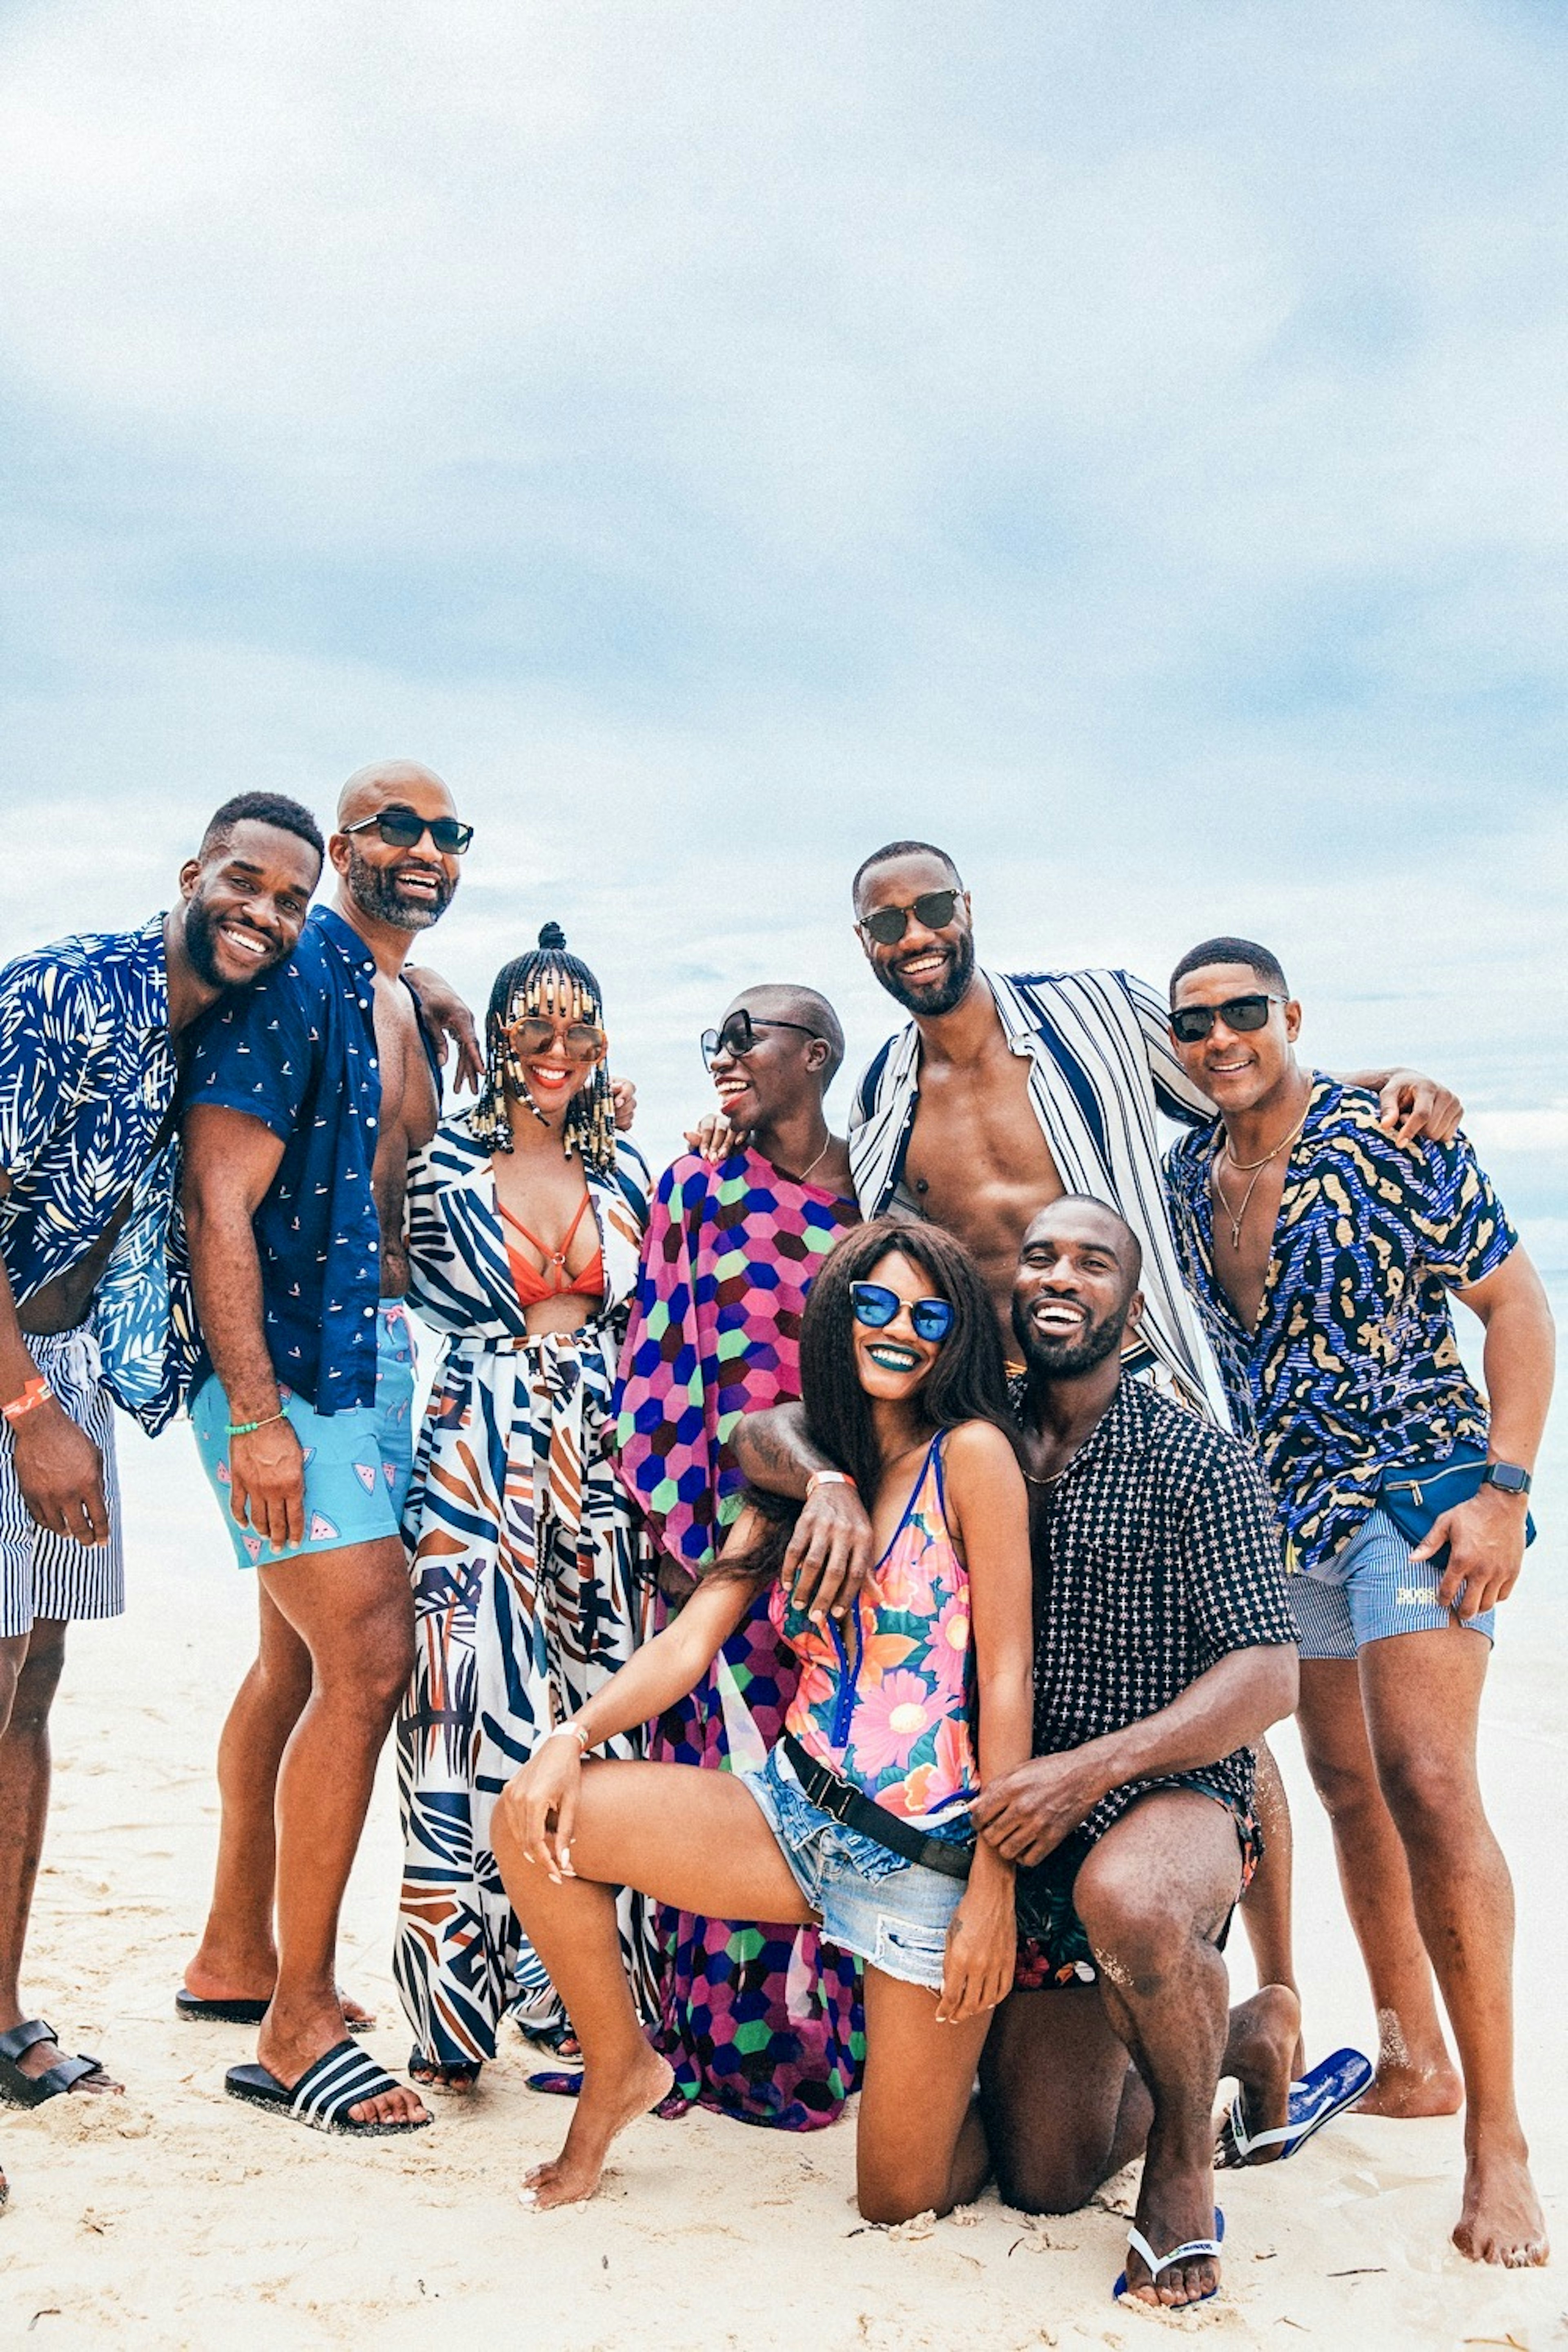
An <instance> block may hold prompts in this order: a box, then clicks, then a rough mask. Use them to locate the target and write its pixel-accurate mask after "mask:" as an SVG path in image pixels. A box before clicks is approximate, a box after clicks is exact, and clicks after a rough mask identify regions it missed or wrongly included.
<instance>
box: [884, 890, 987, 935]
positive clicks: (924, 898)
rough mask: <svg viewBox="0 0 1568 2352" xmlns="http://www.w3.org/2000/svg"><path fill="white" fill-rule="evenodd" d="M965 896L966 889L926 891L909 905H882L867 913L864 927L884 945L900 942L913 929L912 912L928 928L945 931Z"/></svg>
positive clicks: (929, 929)
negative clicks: (911, 924)
mask: <svg viewBox="0 0 1568 2352" xmlns="http://www.w3.org/2000/svg"><path fill="white" fill-rule="evenodd" d="M961 898H963V891H962V890H922V891H921V895H920V897H919V898H915V899H912V900H911V901H910V904H909V905H908V906H907V907H879V908H877V910H876V912H875V913H874V914H870V915H863V916H862V917H861V919H860V929H862V930H863V931H864V932H865V934H866V936H867V938H868V940H876V942H877V945H878V946H879V947H881V948H890V947H896V946H897V945H898V943H899V941H900V940H901V939H902V938H903V936H904V933H905V932H906V931H907V930H908V929H909V928H910V916H911V915H912V916H913V917H914V919H915V920H916V922H917V923H921V924H923V925H924V927H925V929H927V930H928V931H945V930H946V929H947V927H948V925H949V923H951V922H952V910H953V908H955V907H956V906H957V904H958V902H959V900H960V899H961Z"/></svg>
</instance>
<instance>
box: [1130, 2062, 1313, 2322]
mask: <svg viewBox="0 0 1568 2352" xmlns="http://www.w3.org/2000/svg"><path fill="white" fill-rule="evenodd" d="M1292 2047H1294V2042H1293V2041H1292ZM1133 2218H1134V2221H1135V2223H1136V2226H1137V2228H1138V2230H1139V2231H1141V2233H1142V2236H1143V2237H1144V2238H1145V2239H1146V2240H1147V2242H1148V2243H1149V2244H1150V2245H1151V2246H1152V2247H1153V2249H1154V2252H1155V2253H1156V2254H1162V2253H1163V2252H1164V2251H1165V2249H1166V2248H1167V2247H1176V2246H1187V2245H1192V2244H1193V2243H1194V2242H1196V2241H1198V2240H1202V2239H1212V2238H1213V2237H1214V2236H1215V2204H1214V2175H1213V2173H1212V2172H1211V2171H1210V2170H1209V2169H1208V2168H1207V2167H1206V2166H1202V2167H1200V2168H1197V2169H1195V2170H1194V2171H1191V2172H1187V2171H1183V2172H1179V2173H1178V2172H1168V2173H1166V2174H1165V2175H1164V2177H1163V2179H1158V2180H1154V2179H1151V2178H1150V2175H1149V2168H1148V2166H1147V2164H1145V2166H1144V2168H1143V2179H1142V2183H1141V2185H1140V2187H1139V2190H1138V2210H1137V2213H1136V2214H1135V2216H1134V2217H1133ZM1218 2285H1219V2257H1218V2255H1217V2254H1194V2256H1193V2257H1192V2259H1191V2260H1190V2261H1189V2262H1184V2263H1172V2265H1171V2267H1170V2269H1169V2270H1162V2271H1161V2273H1160V2275H1159V2278H1158V2279H1157V2280H1155V2279H1152V2278H1151V2277H1150V2275H1149V2266H1148V2264H1147V2263H1145V2262H1144V2260H1143V2258H1142V2255H1141V2254H1140V2253H1139V2252H1138V2251H1137V2249H1136V2247H1134V2246H1129V2247H1128V2249H1127V2296H1128V2300H1129V2301H1131V2302H1133V2303H1147V2304H1152V2305H1158V2306H1161V2307H1163V2308H1164V2309H1166V2310H1180V2309H1181V2307H1182V2305H1184V2304H1188V2303H1204V2302H1206V2301H1207V2299H1208V2298H1209V2296H1211V2295H1212V2294H1214V2293H1215V2289H1216V2288H1217V2287H1218Z"/></svg>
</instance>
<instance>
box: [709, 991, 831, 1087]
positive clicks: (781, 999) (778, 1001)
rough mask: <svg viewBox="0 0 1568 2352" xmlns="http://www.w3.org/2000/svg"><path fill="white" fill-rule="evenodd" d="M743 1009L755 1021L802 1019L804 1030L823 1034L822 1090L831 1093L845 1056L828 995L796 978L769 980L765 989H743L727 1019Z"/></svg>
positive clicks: (820, 1035)
mask: <svg viewBox="0 0 1568 2352" xmlns="http://www.w3.org/2000/svg"><path fill="white" fill-rule="evenodd" d="M742 1011H744V1012H747V1013H750V1014H751V1016H752V1020H753V1021H798V1022H799V1024H800V1025H801V1027H802V1028H803V1029H809V1030H810V1031H811V1033H812V1034H813V1036H815V1037H820V1038H821V1039H822V1041H823V1043H824V1045H826V1046H827V1048H828V1057H827V1060H826V1062H825V1063H824V1064H823V1067H822V1091H823V1093H824V1094H826V1092H827V1089H828V1087H830V1086H831V1085H832V1084H833V1081H834V1079H835V1077H836V1076H837V1074H838V1067H839V1065H840V1063H841V1062H842V1061H843V1059H844V1032H843V1030H842V1029H841V1028H840V1027H839V1024H838V1015H837V1013H835V1011H834V1010H833V1007H832V1005H831V1004H829V1003H828V1002H827V999H826V996H819V995H818V994H817V992H816V989H815V988H800V987H797V986H796V985H795V982H793V981H769V982H765V983H764V984H763V986H762V987H761V988H746V989H742V992H741V993H740V995H739V996H737V997H736V999H735V1001H734V1003H732V1004H731V1005H730V1006H729V1008H728V1010H727V1011H726V1013H725V1015H724V1018H725V1020H726V1021H727V1020H728V1019H729V1017H730V1014H731V1013H740V1012H742Z"/></svg>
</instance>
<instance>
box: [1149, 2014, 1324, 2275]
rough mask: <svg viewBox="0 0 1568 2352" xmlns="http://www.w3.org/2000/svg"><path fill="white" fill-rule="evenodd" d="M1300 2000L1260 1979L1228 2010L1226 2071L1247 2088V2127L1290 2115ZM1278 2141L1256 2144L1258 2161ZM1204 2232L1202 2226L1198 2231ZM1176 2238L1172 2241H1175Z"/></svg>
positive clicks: (1274, 2151)
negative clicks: (1249, 1993) (1251, 1991)
mask: <svg viewBox="0 0 1568 2352" xmlns="http://www.w3.org/2000/svg"><path fill="white" fill-rule="evenodd" d="M1300 2030H1301V2004H1300V2001H1299V2000H1297V1998H1296V1996H1295V1994H1294V1993H1293V1992H1291V1991H1290V1990H1289V1988H1288V1987H1287V1986H1285V1985H1265V1986H1264V1987H1263V1988H1262V1990H1261V1991H1259V1992H1255V1993H1254V1994H1253V1996H1252V1998H1251V2000H1244V2001H1242V2002H1241V2003H1240V2004H1239V2005H1238V2006H1237V2008H1235V2009H1233V2010H1232V2011H1231V2013H1230V2031H1229V2033H1228V2035H1227V2037H1226V2045H1225V2071H1226V2074H1234V2075H1235V2076H1236V2079H1237V2082H1238V2083H1239V2084H1241V2087H1242V2089H1243V2091H1244V2092H1245V2093H1246V2094H1247V2128H1248V2129H1249V2131H1251V2132H1253V2133H1258V2132H1264V2131H1278V2130H1279V2128H1280V2127H1281V2126H1282V2125H1284V2124H1286V2123H1288V2122H1289V2118H1290V2081H1291V2075H1292V2074H1293V2072H1294V2070H1295V2068H1296V2067H1297V2064H1298V2063H1299V2053H1300ZM1279 2155H1280V2147H1279V2146H1278V2145H1277V2146H1275V2147H1271V2148H1268V2149H1264V2150H1260V2151H1259V2152H1258V2157H1257V2158H1256V2161H1257V2162H1258V2163H1259V2164H1272V2163H1275V2162H1277V2161H1278V2159H1279ZM1198 2235H1199V2237H1206V2236H1207V2235H1208V2232H1207V2231H1206V2230H1200V2231H1198ZM1177 2242H1179V2241H1174V2240H1173V2243H1177Z"/></svg>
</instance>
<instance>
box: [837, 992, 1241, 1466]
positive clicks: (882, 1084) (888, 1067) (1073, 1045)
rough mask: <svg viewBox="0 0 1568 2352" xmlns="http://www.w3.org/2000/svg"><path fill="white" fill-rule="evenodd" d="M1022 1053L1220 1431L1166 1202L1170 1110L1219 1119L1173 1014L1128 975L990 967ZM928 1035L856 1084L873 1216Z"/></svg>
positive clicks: (1055, 1127) (1063, 1172)
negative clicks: (1135, 1243)
mask: <svg viewBox="0 0 1568 2352" xmlns="http://www.w3.org/2000/svg"><path fill="white" fill-rule="evenodd" d="M977 977H978V978H979V979H980V980H982V981H983V982H984V984H985V986H986V987H988V988H989V989H990V991H991V993H992V995H993V996H994V999H995V1001H996V1012H997V1016H998V1018H999V1019H1000V1021H1001V1023H1002V1026H1003V1028H1004V1029H1005V1032H1006V1034H1007V1043H1008V1045H1009V1046H1010V1047H1011V1049H1012V1051H1013V1052H1014V1053H1015V1054H1022V1055H1026V1056H1027V1057H1028V1059H1029V1062H1030V1063H1031V1065H1032V1067H1031V1069H1030V1072H1029V1099H1030V1101H1031V1103H1032V1104H1033V1106H1034V1111H1035V1117H1036V1118H1037V1119H1038V1120H1039V1123H1040V1131H1041V1133H1042V1134H1043V1135H1044V1137H1045V1139H1046V1142H1047V1146H1048V1147H1049V1150H1050V1154H1051V1157H1052V1159H1053V1160H1055V1161H1056V1164H1057V1170H1058V1173H1059V1175H1060V1177H1061V1180H1062V1182H1063V1183H1064V1185H1066V1187H1067V1189H1068V1192H1084V1193H1088V1194H1089V1195H1091V1196H1092V1197H1093V1198H1094V1199H1095V1200H1099V1201H1106V1202H1110V1206H1111V1207H1112V1208H1113V1209H1116V1210H1119V1211H1120V1213H1121V1215H1122V1216H1123V1217H1125V1218H1126V1220H1127V1222H1128V1223H1129V1224H1130V1225H1131V1228H1132V1230H1133V1232H1134V1233H1135V1234H1137V1236H1138V1238H1139V1240H1140V1242H1142V1245H1143V1276H1142V1290H1143V1323H1142V1335H1143V1338H1144V1339H1145V1340H1146V1341H1147V1342H1148V1345H1149V1347H1150V1349H1152V1353H1153V1354H1154V1356H1155V1357H1157V1358H1158V1360H1159V1361H1160V1363H1161V1364H1162V1365H1163V1367H1164V1369H1165V1370H1166V1371H1167V1372H1168V1373H1169V1374H1170V1376H1171V1378H1172V1380H1173V1381H1174V1382H1175V1384H1176V1387H1177V1388H1178V1389H1179V1391H1181V1393H1182V1394H1183V1395H1184V1396H1185V1397H1186V1398H1187V1399H1188V1400H1189V1401H1190V1402H1192V1403H1194V1404H1195V1405H1197V1406H1198V1407H1199V1408H1200V1409H1201V1410H1203V1411H1204V1412H1207V1413H1208V1414H1209V1415H1210V1416H1211V1417H1212V1418H1213V1419H1214V1420H1215V1421H1216V1422H1217V1423H1219V1425H1220V1427H1221V1428H1222V1429H1224V1428H1228V1427H1229V1425H1230V1416H1229V1412H1228V1409H1227V1406H1226V1396H1225V1390H1224V1387H1223V1385H1222V1384H1221V1381H1220V1378H1219V1374H1218V1372H1217V1370H1215V1362H1214V1359H1213V1357H1212V1356H1211V1355H1210V1353H1209V1349H1208V1344H1207V1342H1206V1340H1205V1337H1204V1332H1203V1328H1202V1325H1201V1323H1200V1321H1199V1318H1198V1316H1197V1313H1196V1310H1195V1308H1194V1305H1193V1301H1192V1299H1191V1298H1190V1297H1188V1295H1187V1290H1186V1286H1185V1285H1184V1282H1183V1279H1182V1266H1181V1260H1180V1258H1179V1257H1178V1255H1177V1253H1176V1244H1175V1239H1174V1236H1173V1234H1172V1231H1171V1223H1170V1217H1169V1213H1168V1212H1167V1209H1166V1203H1165V1184H1164V1175H1163V1168H1162V1165H1161V1145H1160V1134H1159V1128H1158V1124H1157V1120H1158V1117H1159V1114H1160V1113H1162V1112H1163V1113H1164V1115H1165V1117H1166V1118H1173V1119H1179V1120H1180V1121H1181V1122H1182V1123H1183V1125H1184V1126H1193V1125H1195V1124H1196V1123H1197V1122H1198V1121H1199V1120H1200V1119H1210V1118H1213V1117H1214V1105H1213V1104H1212V1103H1211V1102H1210V1101H1209V1100H1208V1098H1207V1097H1206V1096H1205V1095H1201V1094H1200V1093H1199V1092H1198V1091H1197V1089H1196V1087H1194V1086H1193V1084H1192V1083H1191V1081H1190V1080H1189V1078H1188V1077H1187V1076H1186V1073H1185V1072H1184V1069H1183V1068H1182V1066H1181V1064H1180V1062H1178V1061H1177V1059H1176V1055H1175V1049H1174V1048H1173V1045H1172V1044H1171V1034H1170V1025H1169V1024H1170V1014H1169V1013H1168V1011H1167V1010H1166V1007H1165V1003H1164V1001H1163V998H1162V997H1161V996H1160V995H1159V993H1158V992H1157V991H1155V990H1154V989H1152V988H1151V987H1149V986H1148V984H1147V982H1143V981H1141V980H1135V979H1134V978H1133V977H1132V975H1131V973H1130V972H1125V971H1051V972H1012V973H1007V974H1004V973H1001V972H988V971H987V972H980V973H978V974H977ZM920 1056H921V1040H920V1031H919V1029H918V1028H917V1027H916V1025H915V1024H914V1023H913V1022H912V1021H911V1022H910V1024H909V1025H908V1027H907V1028H905V1029H902V1030H900V1032H899V1034H897V1036H894V1037H889V1040H888V1042H887V1044H886V1045H884V1046H883V1047H882V1050H881V1052H880V1053H879V1054H878V1055H875V1057H874V1058H873V1060H872V1062H871V1064H870V1066H869V1067H868V1069H867V1071H866V1073H865V1075H864V1076H863V1077H862V1078H861V1080H860V1083H859V1085H858V1087H857V1088H856V1090H855V1101H854V1106H853V1108H852V1109H851V1112H850V1123H849V1165H850V1168H851V1169H852V1171H853V1172H854V1177H855V1190H856V1192H857V1194H858V1198H859V1202H860V1208H861V1212H862V1213H863V1214H864V1215H865V1216H867V1217H878V1216H881V1215H883V1214H884V1213H886V1212H887V1211H889V1209H891V1208H894V1207H895V1206H897V1207H900V1208H903V1209H907V1210H909V1211H910V1212H911V1213H914V1214H916V1215H920V1214H922V1213H923V1212H921V1209H920V1207H919V1204H918V1203H917V1202H914V1201H913V1200H912V1199H911V1198H910V1195H909V1194H907V1193H902V1192H901V1187H902V1184H903V1175H904V1160H905V1156H906V1154H907V1152H908V1150H909V1142H910V1133H911V1132H912V1130H913V1128H914V1123H915V1108H916V1105H917V1104H918V1102H919V1100H920V1088H921V1073H920Z"/></svg>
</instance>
